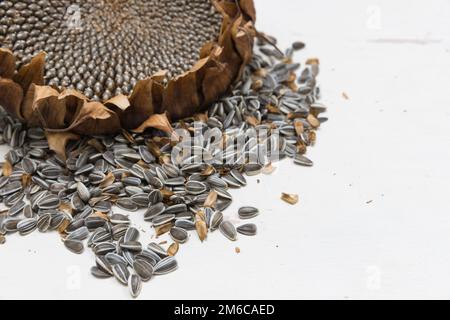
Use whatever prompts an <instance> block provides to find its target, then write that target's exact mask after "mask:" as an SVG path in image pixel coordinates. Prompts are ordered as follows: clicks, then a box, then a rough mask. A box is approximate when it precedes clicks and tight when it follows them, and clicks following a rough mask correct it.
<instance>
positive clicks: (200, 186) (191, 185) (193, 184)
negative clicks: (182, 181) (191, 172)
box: [186, 181, 208, 195]
mask: <svg viewBox="0 0 450 320" xmlns="http://www.w3.org/2000/svg"><path fill="white" fill-rule="evenodd" d="M207 190H208V188H207V187H206V185H205V184H204V183H203V182H199V181H188V182H187V183H186V191H187V192H188V193H190V194H193V195H199V194H201V193H204V192H206V191H207Z"/></svg>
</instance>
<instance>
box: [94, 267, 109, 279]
mask: <svg viewBox="0 0 450 320" xmlns="http://www.w3.org/2000/svg"><path fill="white" fill-rule="evenodd" d="M91 274H92V275H93V276H94V277H96V278H97V279H108V278H111V275H110V274H109V273H107V272H105V271H103V270H102V269H100V268H99V267H97V266H93V267H91Z"/></svg>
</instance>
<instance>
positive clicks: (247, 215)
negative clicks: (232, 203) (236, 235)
mask: <svg viewBox="0 0 450 320" xmlns="http://www.w3.org/2000/svg"><path fill="white" fill-rule="evenodd" d="M238 213H239V218H241V219H252V218H254V217H256V216H257V215H258V214H259V210H258V209H257V208H254V207H242V208H240V209H239V211H238Z"/></svg>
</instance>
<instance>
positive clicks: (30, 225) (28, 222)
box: [17, 218, 37, 235]
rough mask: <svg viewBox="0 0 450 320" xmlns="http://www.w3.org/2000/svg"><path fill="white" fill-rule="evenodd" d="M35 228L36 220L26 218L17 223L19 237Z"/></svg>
mask: <svg viewBox="0 0 450 320" xmlns="http://www.w3.org/2000/svg"><path fill="white" fill-rule="evenodd" d="M36 228H37V219H35V218H28V219H24V220H22V221H20V222H19V223H17V230H18V231H19V233H20V234H21V235H27V234H29V233H32V232H33V231H34V230H36Z"/></svg>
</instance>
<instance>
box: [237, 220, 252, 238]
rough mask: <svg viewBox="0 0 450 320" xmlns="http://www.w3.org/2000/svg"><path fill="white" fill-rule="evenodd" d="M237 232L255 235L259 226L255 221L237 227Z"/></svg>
mask: <svg viewBox="0 0 450 320" xmlns="http://www.w3.org/2000/svg"><path fill="white" fill-rule="evenodd" d="M236 230H237V232H239V233H240V234H243V235H246V236H254V235H256V232H257V227H256V225H255V224H253V223H248V224H244V225H242V226H239V227H237V228H236Z"/></svg>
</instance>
